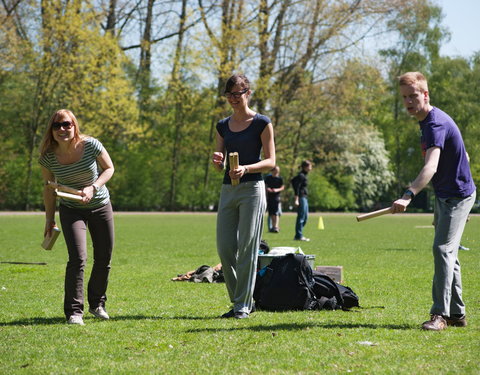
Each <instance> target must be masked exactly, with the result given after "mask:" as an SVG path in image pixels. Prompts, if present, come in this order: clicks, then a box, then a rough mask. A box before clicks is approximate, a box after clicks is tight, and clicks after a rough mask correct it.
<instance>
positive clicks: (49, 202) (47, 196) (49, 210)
mask: <svg viewBox="0 0 480 375" xmlns="http://www.w3.org/2000/svg"><path fill="white" fill-rule="evenodd" d="M43 203H44V205H45V220H46V221H47V222H54V221H55V203H56V202H55V195H54V194H53V190H52V189H50V188H48V187H45V188H44V189H43Z"/></svg>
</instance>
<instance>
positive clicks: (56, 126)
mask: <svg viewBox="0 0 480 375" xmlns="http://www.w3.org/2000/svg"><path fill="white" fill-rule="evenodd" d="M72 126H73V123H72V122H71V121H62V122H54V123H53V124H52V129H53V130H60V128H64V129H65V130H68V129H70V128H71V127H72Z"/></svg>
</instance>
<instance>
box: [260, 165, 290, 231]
mask: <svg viewBox="0 0 480 375" xmlns="http://www.w3.org/2000/svg"><path fill="white" fill-rule="evenodd" d="M265 185H266V187H267V212H268V231H269V232H271V233H278V232H279V231H280V216H281V215H282V204H281V201H280V193H281V192H282V191H283V190H284V189H285V186H284V185H283V178H282V177H280V167H279V166H278V165H277V166H275V167H274V168H273V169H272V170H271V174H269V175H268V176H267V177H265Z"/></svg>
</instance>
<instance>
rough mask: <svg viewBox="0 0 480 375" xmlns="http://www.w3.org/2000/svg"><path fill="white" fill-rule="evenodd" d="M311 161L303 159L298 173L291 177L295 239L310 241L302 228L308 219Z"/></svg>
mask: <svg viewBox="0 0 480 375" xmlns="http://www.w3.org/2000/svg"><path fill="white" fill-rule="evenodd" d="M312 168H313V166H312V162H311V161H309V160H304V161H303V162H302V164H301V165H300V169H301V170H300V173H298V175H297V176H295V177H294V178H293V179H292V187H293V191H294V194H295V201H294V203H295V206H296V207H297V221H296V223H295V237H294V238H293V239H294V240H296V241H310V239H309V238H307V237H305V236H304V235H303V228H304V227H305V225H306V224H307V220H308V189H307V185H308V173H309V172H310V171H311V170H312Z"/></svg>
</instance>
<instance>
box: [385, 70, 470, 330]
mask: <svg viewBox="0 0 480 375" xmlns="http://www.w3.org/2000/svg"><path fill="white" fill-rule="evenodd" d="M399 85H400V93H401V95H402V98H403V104H404V106H405V108H406V109H407V111H408V113H409V114H411V115H412V116H414V117H415V118H416V119H417V120H418V121H419V124H420V130H421V145H422V152H423V156H424V159H425V164H424V166H423V168H422V169H421V171H420V173H419V174H418V176H417V178H416V179H415V180H414V181H413V182H412V184H411V185H410V187H409V188H408V189H407V190H406V191H405V193H404V194H403V196H402V197H401V198H400V199H397V200H396V201H395V202H393V204H392V212H393V213H397V212H404V211H405V210H406V209H407V206H408V205H409V204H410V202H411V201H412V199H413V198H414V197H415V195H416V194H418V193H419V192H420V191H421V190H422V189H423V188H424V187H425V186H426V185H427V184H428V183H429V182H430V180H431V181H432V185H433V189H434V191H435V212H434V225H435V238H434V241H433V258H434V265H435V272H434V276H433V285H432V298H433V305H432V308H431V310H430V314H431V319H430V320H428V321H426V322H424V323H423V324H422V328H423V329H426V330H433V331H440V330H443V329H445V328H447V326H449V325H450V326H457V327H464V326H466V325H467V321H466V319H465V304H464V303H463V300H462V280H461V273H460V262H459V260H458V248H459V245H460V240H461V238H462V234H463V230H464V228H465V223H466V221H467V218H468V214H469V212H470V210H471V208H472V206H473V204H474V202H475V197H476V188H475V184H474V183H473V179H472V174H471V172H470V166H469V162H468V155H467V152H466V151H465V145H464V143H463V139H462V135H461V134H460V130H459V129H458V127H457V125H456V124H455V122H454V121H453V120H452V119H451V118H450V116H448V115H447V114H446V113H445V112H443V111H441V110H440V109H438V108H436V107H433V106H431V105H430V97H429V92H428V85H427V80H426V79H425V77H424V76H423V74H421V73H419V72H409V73H405V74H403V75H401V76H400V77H399Z"/></svg>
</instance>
